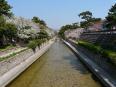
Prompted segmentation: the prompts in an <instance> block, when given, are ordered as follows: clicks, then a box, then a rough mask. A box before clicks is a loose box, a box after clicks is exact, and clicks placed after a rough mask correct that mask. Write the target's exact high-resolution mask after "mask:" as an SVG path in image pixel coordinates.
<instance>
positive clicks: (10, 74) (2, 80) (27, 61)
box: [0, 41, 54, 87]
mask: <svg viewBox="0 0 116 87" xmlns="http://www.w3.org/2000/svg"><path fill="white" fill-rule="evenodd" d="M53 43H54V41H49V42H48V43H47V44H46V45H44V46H43V47H41V49H40V50H39V49H38V50H37V51H36V53H32V52H30V51H27V52H26V53H24V54H26V55H28V56H24V55H23V54H21V55H22V56H21V55H20V56H21V57H20V58H16V59H15V58H13V59H12V58H11V59H9V60H6V61H7V62H6V61H3V63H2V68H7V70H5V71H4V73H2V72H1V75H0V87H5V86H6V85H7V84H9V83H10V82H11V81H12V80H14V79H15V78H16V77H17V76H18V75H20V74H21V73H22V72H23V71H24V70H26V69H27V68H28V67H29V66H30V65H31V64H32V63H33V62H35V61H36V60H37V59H38V58H39V57H40V56H41V55H43V54H44V53H45V52H46V51H47V50H48V49H49V48H50V47H51V45H52V44H53ZM17 56H19V55H17ZM4 62H5V63H6V66H4V64H5V63H4ZM11 67H12V68H11Z"/></svg>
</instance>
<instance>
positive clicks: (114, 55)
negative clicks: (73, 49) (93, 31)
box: [78, 41, 116, 64]
mask: <svg viewBox="0 0 116 87" xmlns="http://www.w3.org/2000/svg"><path fill="white" fill-rule="evenodd" d="M78 44H79V45H80V46H83V47H85V48H87V49H88V50H90V51H91V52H93V53H99V54H101V55H102V56H103V57H108V58H110V59H111V61H112V62H113V63H115V64H116V51H113V50H108V49H103V48H102V47H101V46H100V45H95V44H92V43H89V42H86V41H78Z"/></svg>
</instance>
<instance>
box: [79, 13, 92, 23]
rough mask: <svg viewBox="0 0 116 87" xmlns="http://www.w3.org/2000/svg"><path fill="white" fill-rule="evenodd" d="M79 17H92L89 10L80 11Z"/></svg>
mask: <svg viewBox="0 0 116 87" xmlns="http://www.w3.org/2000/svg"><path fill="white" fill-rule="evenodd" d="M79 17H81V19H84V20H86V21H89V20H91V19H92V12H90V11H85V12H82V13H80V14H79Z"/></svg>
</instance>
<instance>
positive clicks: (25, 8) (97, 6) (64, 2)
mask: <svg viewBox="0 0 116 87" xmlns="http://www.w3.org/2000/svg"><path fill="white" fill-rule="evenodd" d="M7 1H8V2H9V4H10V5H11V6H12V7H13V9H12V11H13V13H14V14H15V15H16V16H23V17H25V18H32V17H33V16H38V17H39V18H40V19H43V20H45V21H46V23H47V24H48V26H49V27H51V28H54V29H59V28H60V27H61V26H62V25H65V24H70V23H73V22H78V21H80V19H79V17H78V14H79V13H80V12H82V11H86V10H89V11H91V12H93V15H94V16H95V17H101V18H105V16H106V15H107V13H108V10H109V9H110V8H111V6H112V5H113V4H114V3H116V1H115V0H7Z"/></svg>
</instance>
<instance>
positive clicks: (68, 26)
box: [59, 23, 80, 38]
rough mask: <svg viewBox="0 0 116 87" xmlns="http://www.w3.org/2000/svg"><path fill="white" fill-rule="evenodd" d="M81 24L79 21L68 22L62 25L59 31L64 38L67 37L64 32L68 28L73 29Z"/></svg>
mask: <svg viewBox="0 0 116 87" xmlns="http://www.w3.org/2000/svg"><path fill="white" fill-rule="evenodd" d="M79 27H80V26H79V24H78V23H72V24H68V25H65V26H62V27H61V29H60V31H59V36H60V37H62V38H65V35H64V32H65V31H67V30H72V29H77V28H79Z"/></svg>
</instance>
